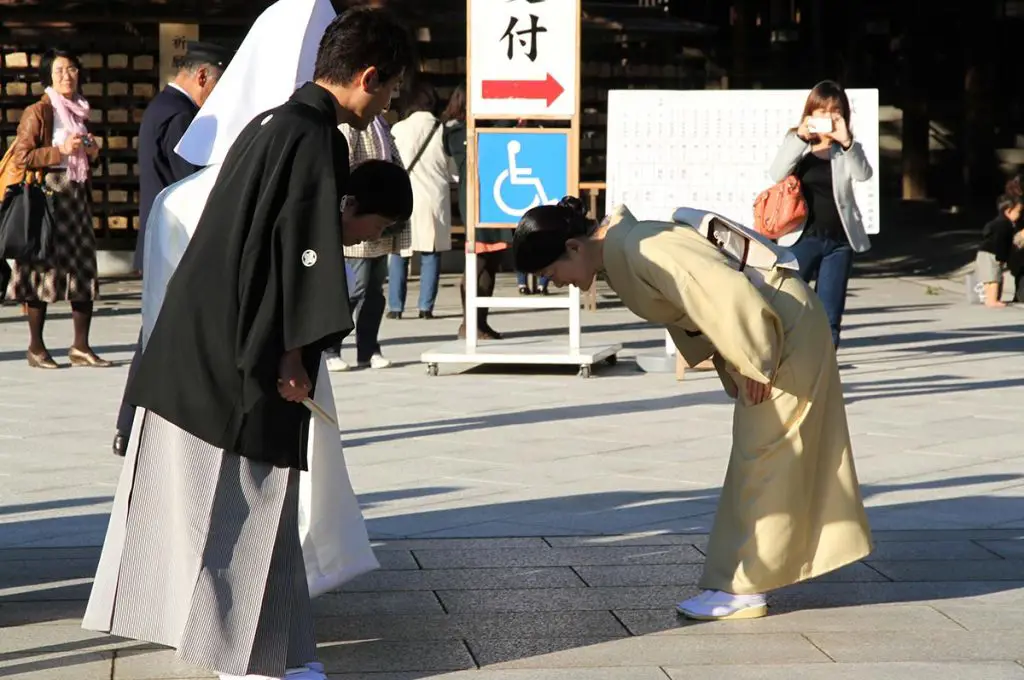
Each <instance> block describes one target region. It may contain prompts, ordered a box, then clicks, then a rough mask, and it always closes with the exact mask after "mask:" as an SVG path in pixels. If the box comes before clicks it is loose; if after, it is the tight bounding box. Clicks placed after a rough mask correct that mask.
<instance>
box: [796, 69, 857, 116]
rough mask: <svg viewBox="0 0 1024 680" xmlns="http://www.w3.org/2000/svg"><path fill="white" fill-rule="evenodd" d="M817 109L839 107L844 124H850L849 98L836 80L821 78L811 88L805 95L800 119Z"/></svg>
mask: <svg viewBox="0 0 1024 680" xmlns="http://www.w3.org/2000/svg"><path fill="white" fill-rule="evenodd" d="M818 109H825V110H826V111H828V110H832V109H839V114H840V115H841V116H842V117H843V120H844V121H846V125H847V126H849V125H850V98H849V97H847V96H846V90H844V89H843V86H842V85H840V84H839V83H837V82H836V81H834V80H823V81H821V82H820V83H818V84H817V85H815V86H814V87H813V88H811V92H810V94H808V95H807V101H806V102H805V103H804V114H803V116H801V118H800V120H803V119H804V118H806V117H807V116H809V115H811V114H812V113H814V112H815V111H817V110H818Z"/></svg>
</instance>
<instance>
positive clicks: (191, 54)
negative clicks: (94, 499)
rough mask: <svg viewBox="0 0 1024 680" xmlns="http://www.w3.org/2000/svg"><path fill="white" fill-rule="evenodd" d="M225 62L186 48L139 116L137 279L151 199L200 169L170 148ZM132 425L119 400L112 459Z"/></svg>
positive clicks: (203, 49)
mask: <svg viewBox="0 0 1024 680" xmlns="http://www.w3.org/2000/svg"><path fill="white" fill-rule="evenodd" d="M230 59H231V52H230V51H229V50H226V49H224V48H223V47H220V46H219V45H213V44H210V43H201V42H190V43H189V44H188V47H187V51H186V53H185V56H184V58H183V60H182V62H181V67H180V68H179V69H178V74H177V76H175V78H174V80H172V81H171V82H170V83H168V85H167V87H165V88H164V89H163V90H161V91H160V92H159V93H158V94H157V95H156V96H155V97H153V99H152V101H150V102H149V106H147V107H146V112H145V113H144V114H143V116H142V125H141V126H140V127H139V234H138V238H137V240H136V242H135V260H134V265H133V266H134V269H135V271H137V272H139V273H142V259H143V255H144V253H145V239H146V220H147V219H149V211H150V208H152V207H153V201H154V200H155V199H156V196H157V194H159V193H160V192H161V191H163V190H164V189H166V188H167V187H169V186H171V185H172V184H174V183H175V182H179V181H181V180H183V179H185V178H186V177H188V176H189V175H191V174H192V173H194V172H197V171H199V170H200V169H201V168H199V167H198V166H195V165H192V164H191V163H189V162H188V161H186V160H185V159H184V158H182V157H181V156H179V155H178V154H177V153H176V152H175V151H174V147H176V146H177V145H178V141H179V140H180V139H181V137H182V135H184V134H185V130H187V129H188V126H189V125H191V124H192V119H193V118H195V117H196V114H197V113H199V109H200V108H201V107H202V106H203V104H204V103H206V100H207V98H209V96H210V93H211V92H213V88H214V87H215V86H216V85H217V81H218V80H220V77H221V75H223V73H224V70H225V69H226V68H227V66H228V61H229V60H230ZM141 350H142V335H141V333H140V335H139V346H138V347H136V349H135V356H133V357H132V363H131V366H130V367H129V369H128V380H131V378H132V376H133V375H134V374H135V371H136V370H137V369H138V357H139V354H140V353H141ZM134 419H135V409H133V408H132V407H131V406H130V405H129V404H128V403H126V402H125V401H124V400H123V399H122V401H121V408H120V410H119V411H118V413H117V430H116V432H115V434H114V444H113V451H114V454H115V455H118V456H124V452H125V448H127V446H128V435H129V433H130V432H131V431H132V422H133V421H134Z"/></svg>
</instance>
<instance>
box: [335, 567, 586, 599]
mask: <svg viewBox="0 0 1024 680" xmlns="http://www.w3.org/2000/svg"><path fill="white" fill-rule="evenodd" d="M585 585H586V583H584V581H582V580H581V579H580V577H579V576H578V575H577V574H576V572H574V571H573V570H572V569H570V568H569V567H541V568H514V569H500V568H496V569H421V570H418V571H412V570H404V571H374V572H370V573H369V574H365V575H363V576H360V577H359V578H357V579H355V580H354V581H352V582H350V583H347V584H346V585H345V586H344V587H343V588H342V591H343V592H361V593H374V592H385V591H409V590H453V589H459V590H490V589H498V590H500V589H509V588H574V587H583V586H585Z"/></svg>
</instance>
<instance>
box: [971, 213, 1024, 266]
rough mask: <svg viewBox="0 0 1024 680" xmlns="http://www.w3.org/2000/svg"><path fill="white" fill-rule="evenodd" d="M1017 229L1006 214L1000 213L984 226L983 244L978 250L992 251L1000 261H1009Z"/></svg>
mask: <svg viewBox="0 0 1024 680" xmlns="http://www.w3.org/2000/svg"><path fill="white" fill-rule="evenodd" d="M1015 231H1016V228H1015V227H1014V225H1013V222H1011V221H1010V220H1009V219H1007V217H1006V216H1005V215H1000V216H999V217H997V218H995V219H994V220H992V221H991V222H989V223H988V224H986V225H985V226H984V227H983V228H982V230H981V245H980V246H979V247H978V250H980V251H982V252H984V253H992V254H993V255H995V256H996V259H997V260H998V261H1000V262H1007V261H1009V259H1010V250H1011V249H1012V248H1013V234H1014V232H1015Z"/></svg>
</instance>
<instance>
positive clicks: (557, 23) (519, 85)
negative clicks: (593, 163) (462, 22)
mask: <svg viewBox="0 0 1024 680" xmlns="http://www.w3.org/2000/svg"><path fill="white" fill-rule="evenodd" d="M468 2H469V5H468V7H469V22H470V25H469V33H470V45H469V59H468V69H469V86H470V94H469V106H470V112H471V114H472V116H473V117H474V118H488V117H499V118H500V117H513V116H514V117H519V118H571V117H573V116H575V115H576V108H577V107H576V97H577V87H576V73H577V69H578V62H579V35H578V32H579V22H580V0H468Z"/></svg>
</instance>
